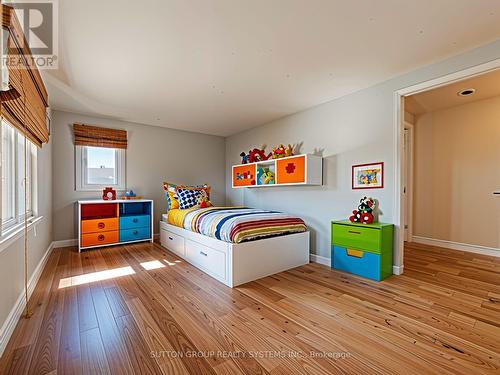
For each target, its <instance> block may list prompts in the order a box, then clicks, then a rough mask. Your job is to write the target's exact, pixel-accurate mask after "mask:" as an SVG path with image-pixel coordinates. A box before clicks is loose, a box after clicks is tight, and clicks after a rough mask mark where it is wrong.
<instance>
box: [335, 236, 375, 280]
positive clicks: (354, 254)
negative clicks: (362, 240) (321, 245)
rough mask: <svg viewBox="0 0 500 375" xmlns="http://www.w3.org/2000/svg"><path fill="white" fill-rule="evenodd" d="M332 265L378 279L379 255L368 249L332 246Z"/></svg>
mask: <svg viewBox="0 0 500 375" xmlns="http://www.w3.org/2000/svg"><path fill="white" fill-rule="evenodd" d="M332 267H333V268H336V269H338V270H341V271H346V272H350V273H353V274H356V275H359V276H363V277H367V278H369V279H372V280H377V281H380V280H381V278H380V255H379V254H374V253H370V252H368V251H360V250H353V249H347V248H345V247H341V246H335V245H334V246H332Z"/></svg>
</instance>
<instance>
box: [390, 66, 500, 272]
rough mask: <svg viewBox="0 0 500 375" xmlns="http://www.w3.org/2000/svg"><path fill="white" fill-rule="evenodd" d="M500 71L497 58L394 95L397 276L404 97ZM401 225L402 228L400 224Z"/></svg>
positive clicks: (401, 251)
mask: <svg viewBox="0 0 500 375" xmlns="http://www.w3.org/2000/svg"><path fill="white" fill-rule="evenodd" d="M499 68H500V59H496V60H492V61H489V62H487V63H484V64H480V65H476V66H473V67H471V68H467V69H463V70H460V71H458V72H455V73H451V74H447V75H445V76H442V77H439V78H435V79H431V80H429V81H425V82H421V83H418V84H416V85H412V86H408V87H405V88H402V89H400V90H397V91H395V92H394V223H395V237H394V240H395V249H394V250H395V253H396V254H398V255H399V257H398V259H399V264H397V265H395V267H393V269H394V273H395V274H396V275H399V274H402V273H403V258H404V227H403V225H404V224H403V221H404V219H403V218H404V215H405V213H404V212H403V210H404V205H403V204H402V201H403V195H402V194H403V170H402V168H403V167H404V166H403V163H402V162H401V161H402V154H403V136H402V135H403V131H404V100H403V98H404V97H405V96H410V95H414V94H418V93H420V92H424V91H428V90H431V89H434V88H438V87H441V86H445V85H448V84H450V83H454V82H459V81H462V80H464V79H467V78H472V77H474V76H477V75H481V74H484V73H487V72H490V71H493V70H496V69H499ZM402 224H403V225H402Z"/></svg>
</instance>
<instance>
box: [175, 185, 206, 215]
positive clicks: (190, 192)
mask: <svg viewBox="0 0 500 375" xmlns="http://www.w3.org/2000/svg"><path fill="white" fill-rule="evenodd" d="M176 190H177V197H178V199H179V208H180V209H181V210H185V209H187V208H191V207H194V206H196V205H197V204H198V199H199V197H200V195H202V194H203V190H200V189H198V190H194V189H182V188H180V189H179V188H177V189H176Z"/></svg>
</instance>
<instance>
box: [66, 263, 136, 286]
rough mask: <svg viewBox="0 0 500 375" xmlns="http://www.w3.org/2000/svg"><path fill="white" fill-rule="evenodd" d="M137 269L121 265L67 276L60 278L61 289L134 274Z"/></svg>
mask: <svg viewBox="0 0 500 375" xmlns="http://www.w3.org/2000/svg"><path fill="white" fill-rule="evenodd" d="M134 273H135V271H134V270H133V269H132V267H130V266H127V267H121V268H114V269H111V270H106V271H99V272H91V273H86V274H83V275H78V276H72V277H66V278H64V279H61V280H59V289H62V288H68V287H70V286H77V285H82V284H89V283H94V282H96V281H102V280H109V279H114V278H115V277H121V276H126V275H132V274H134Z"/></svg>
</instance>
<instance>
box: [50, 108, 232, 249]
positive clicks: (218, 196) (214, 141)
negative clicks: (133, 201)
mask: <svg viewBox="0 0 500 375" xmlns="http://www.w3.org/2000/svg"><path fill="white" fill-rule="evenodd" d="M74 122H82V123H84V124H89V125H99V126H104V127H109V128H118V129H124V130H127V132H128V141H129V143H128V149H127V154H126V164H127V170H126V183H127V188H129V189H133V190H134V191H136V192H137V193H138V194H140V195H142V196H143V197H145V198H150V199H153V200H154V208H155V215H154V216H155V220H154V221H155V233H158V231H159V229H158V222H159V220H160V218H161V214H162V213H165V212H166V202H165V199H164V196H163V190H162V182H163V181H165V180H167V181H171V182H174V183H185V184H199V183H205V182H206V183H208V184H210V185H211V186H212V196H211V200H212V202H213V203H214V204H223V203H224V200H225V182H224V179H225V169H224V163H225V159H224V138H222V137H216V136H210V135H204V134H198V133H190V132H185V131H179V130H173V129H166V128H161V127H155V126H148V125H142V124H136V123H130V122H123V121H114V120H109V119H104V118H97V117H89V116H84V115H79V114H75V113H69V112H61V111H54V114H53V121H52V136H53V142H54V201H53V207H54V238H55V240H68V239H74V238H76V234H75V201H77V200H78V199H88V198H100V194H99V193H98V192H80V191H75V147H74V144H73V130H72V129H73V128H72V126H73V123H74Z"/></svg>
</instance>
